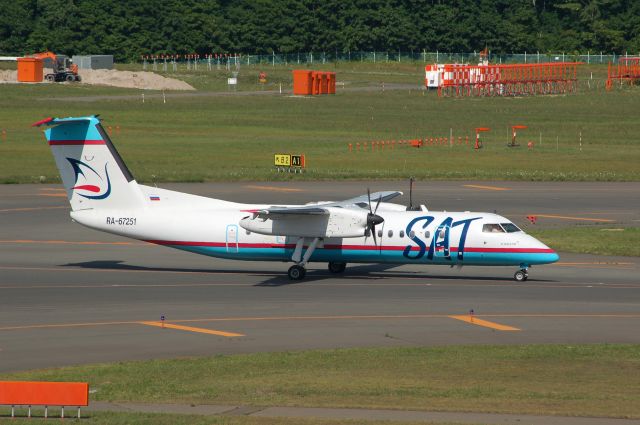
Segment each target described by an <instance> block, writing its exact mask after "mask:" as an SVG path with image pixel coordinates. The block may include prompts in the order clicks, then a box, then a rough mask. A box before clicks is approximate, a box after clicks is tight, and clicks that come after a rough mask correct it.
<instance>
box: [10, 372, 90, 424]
mask: <svg viewBox="0 0 640 425" xmlns="http://www.w3.org/2000/svg"><path fill="white" fill-rule="evenodd" d="M0 405H8V406H11V417H14V406H29V417H31V406H45V417H47V411H48V410H47V409H48V406H61V407H62V414H61V416H62V417H64V407H65V406H73V407H78V417H80V406H88V405H89V384H88V383H86V382H32V381H0Z"/></svg>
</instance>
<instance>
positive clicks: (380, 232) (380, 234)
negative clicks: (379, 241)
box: [378, 230, 382, 238]
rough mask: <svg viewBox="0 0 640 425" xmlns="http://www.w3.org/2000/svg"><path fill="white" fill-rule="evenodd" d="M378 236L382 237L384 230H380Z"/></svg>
mask: <svg viewBox="0 0 640 425" xmlns="http://www.w3.org/2000/svg"><path fill="white" fill-rule="evenodd" d="M378 237H379V238H381V237H382V230H378Z"/></svg>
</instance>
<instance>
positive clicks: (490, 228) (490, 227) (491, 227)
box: [482, 223, 504, 233]
mask: <svg viewBox="0 0 640 425" xmlns="http://www.w3.org/2000/svg"><path fill="white" fill-rule="evenodd" d="M482 231H483V232H485V233H504V229H503V228H502V227H500V225H499V224H497V223H495V224H494V223H487V224H484V225H483V226H482Z"/></svg>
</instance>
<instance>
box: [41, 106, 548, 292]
mask: <svg viewBox="0 0 640 425" xmlns="http://www.w3.org/2000/svg"><path fill="white" fill-rule="evenodd" d="M33 126H48V127H49V128H48V129H47V130H46V131H45V132H44V133H45V137H46V139H47V141H48V142H49V145H50V146H51V150H52V151H53V156H54V158H55V161H56V165H57V166H58V169H59V170H60V175H61V177H62V182H63V184H64V187H65V189H66V192H67V196H68V198H69V202H70V204H71V213H70V214H71V218H72V219H73V221H75V222H77V223H80V224H82V225H84V226H87V227H89V228H92V229H96V230H101V231H104V232H108V233H113V234H116V235H121V236H126V237H129V238H134V239H138V240H142V241H146V242H150V243H154V244H158V245H164V246H168V247H172V248H177V249H181V250H185V251H190V252H194V253H198V254H204V255H208V256H212V257H221V258H228V259H235V260H253V261H255V260H265V261H283V262H293V263H294V264H293V265H292V266H291V267H290V268H289V270H288V276H289V278H290V279H292V280H300V279H303V278H304V277H305V274H306V268H305V266H306V265H307V264H308V263H309V262H326V263H328V265H329V271H331V272H332V273H342V272H344V270H345V268H346V266H347V263H392V264H424V265H432V264H433V265H448V266H460V267H461V266H465V265H473V266H516V267H518V270H517V271H516V272H515V274H514V279H515V280H516V281H524V280H527V277H528V273H527V271H528V268H529V267H530V266H533V265H538V264H548V263H553V262H555V261H557V260H558V258H559V257H558V254H556V253H555V252H554V251H553V250H552V249H551V248H549V247H548V246H546V245H544V244H543V243H542V242H540V241H538V240H537V239H535V238H534V237H532V236H529V235H527V234H526V233H525V232H523V231H522V230H520V229H519V228H518V227H517V226H516V225H515V224H513V223H512V222H511V221H509V220H508V219H506V218H504V217H501V216H499V215H496V214H491V213H481V212H469V211H465V212H446V211H437V212H436V211H429V210H427V208H426V207H424V206H420V207H419V208H417V209H416V208H413V206H412V205H410V207H409V208H407V207H406V206H404V205H399V204H393V203H389V202H388V201H390V200H391V199H393V198H395V197H396V196H398V195H401V194H402V192H396V191H388V192H375V193H368V191H367V194H366V195H362V196H359V197H356V198H352V199H347V200H344V201H340V202H317V203H312V204H306V205H253V204H241V203H235V202H228V201H223V200H219V199H212V198H206V197H202V196H196V195H190V194H187V193H181V192H175V191H171V190H165V189H159V188H156V187H150V186H145V185H142V184H138V183H137V182H136V181H135V179H134V178H133V175H132V174H131V172H130V171H129V169H128V168H127V166H126V165H125V163H124V161H123V160H122V158H121V157H120V155H119V154H118V152H117V151H116V149H115V147H114V146H113V143H112V142H111V140H110V139H109V137H108V135H107V133H106V132H105V131H104V129H103V127H102V125H101V124H100V120H99V119H98V117H97V116H87V117H77V118H73V117H69V118H47V119H44V120H42V121H39V122H37V123H35V124H33ZM373 204H375V207H372V205H373Z"/></svg>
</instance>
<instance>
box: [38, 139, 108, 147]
mask: <svg viewBox="0 0 640 425" xmlns="http://www.w3.org/2000/svg"><path fill="white" fill-rule="evenodd" d="M104 144H105V141H104V140H49V145H51V146H60V145H67V146H82V145H104Z"/></svg>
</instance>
